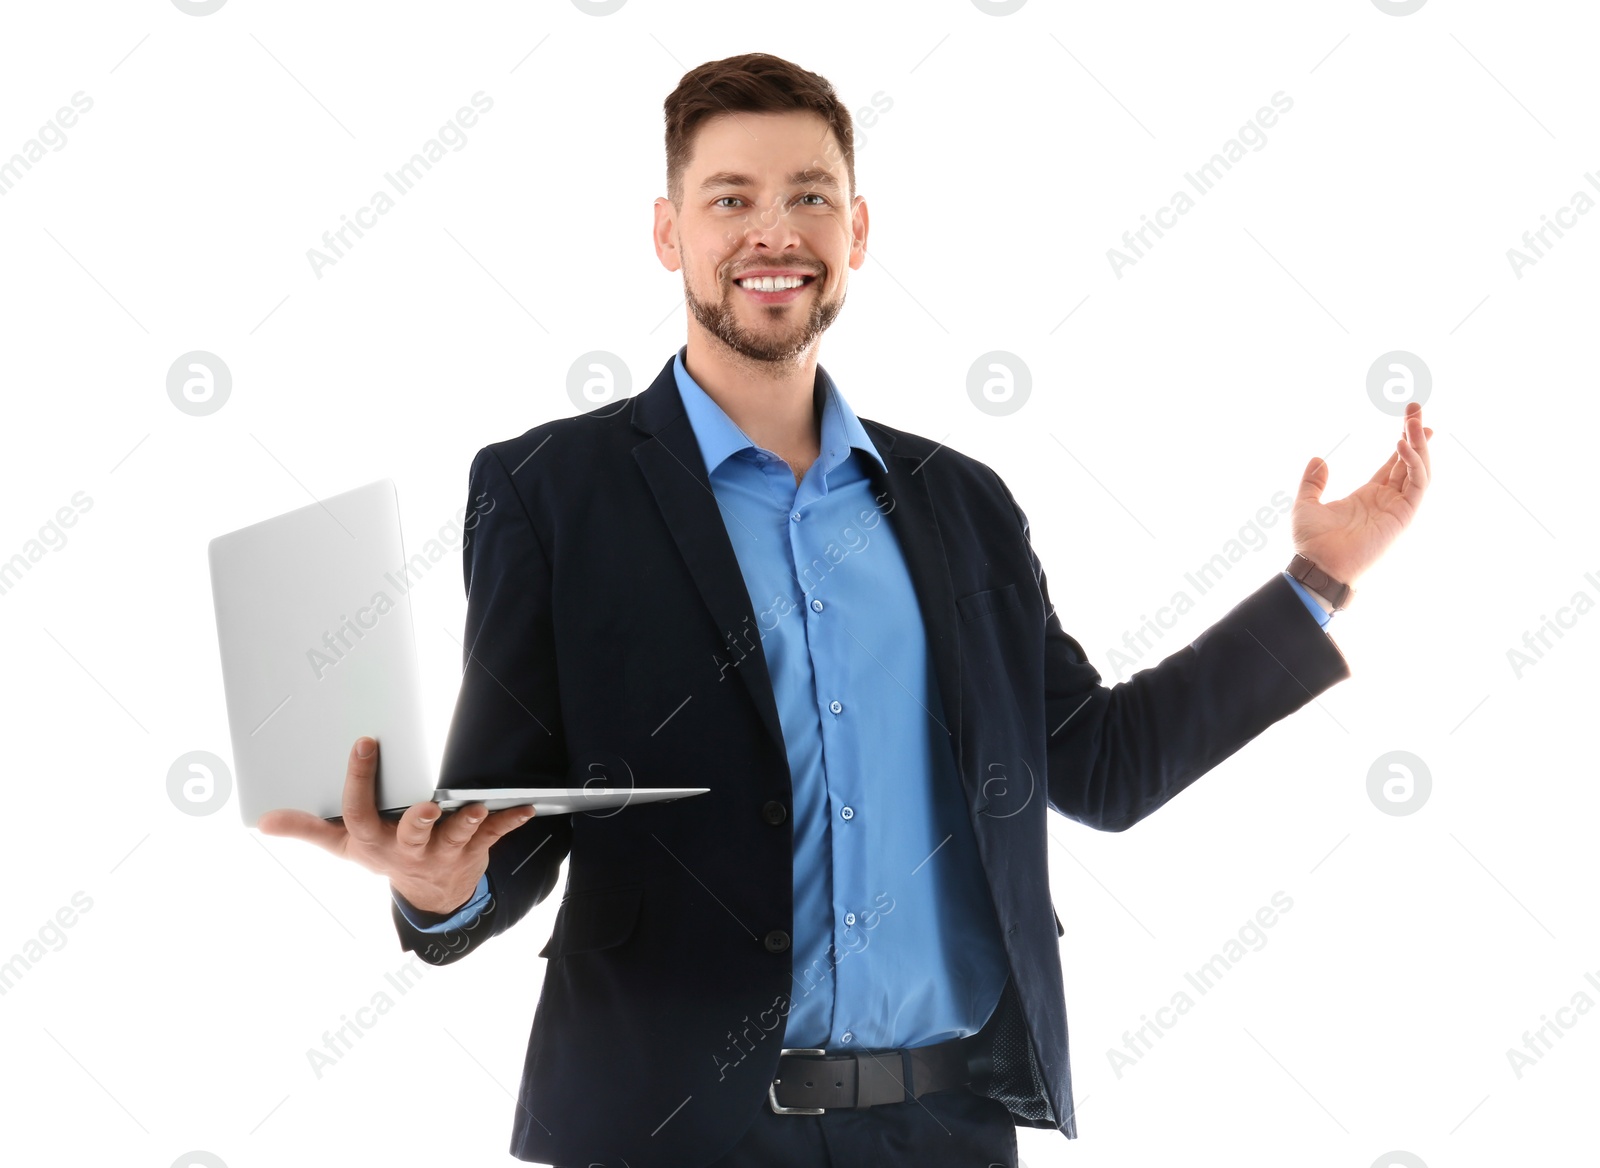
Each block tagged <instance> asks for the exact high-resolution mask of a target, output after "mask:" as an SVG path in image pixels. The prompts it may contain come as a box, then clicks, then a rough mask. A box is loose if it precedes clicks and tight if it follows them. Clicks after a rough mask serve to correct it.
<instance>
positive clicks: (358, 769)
mask: <svg viewBox="0 0 1600 1168" xmlns="http://www.w3.org/2000/svg"><path fill="white" fill-rule="evenodd" d="M363 746H367V747H368V748H369V750H370V753H369V754H367V755H366V756H365V757H363V756H362V754H361V748H362V747H363ZM377 772H378V749H377V743H376V742H374V741H373V740H372V739H371V738H367V737H362V738H358V739H356V743H355V746H354V747H352V748H351V751H350V765H349V768H348V769H347V770H346V771H345V777H344V802H343V806H342V809H341V810H342V818H343V823H342V824H339V823H330V822H328V820H326V819H324V818H322V817H321V816H320V815H313V814H311V812H309V811H296V810H293V809H291V808H280V809H278V810H275V811H268V812H266V813H264V814H263V815H262V816H261V819H260V820H259V821H258V822H257V824H256V827H257V828H258V829H259V830H260V831H262V832H263V833H264V834H266V835H281V836H288V837H290V838H292V839H301V840H305V841H306V842H308V843H313V844H316V845H318V846H319V847H322V848H325V849H327V850H328V851H330V852H332V853H333V854H334V855H336V856H339V857H342V858H343V859H346V860H353V861H354V862H355V863H357V864H360V865H361V866H362V867H363V868H366V869H367V870H368V871H370V872H378V873H381V874H382V875H385V876H387V877H388V878H389V883H390V884H391V885H392V886H393V887H394V890H395V891H396V892H398V893H399V894H400V895H401V896H403V897H405V898H406V902H407V903H408V904H412V905H415V906H416V907H417V908H419V909H422V910H423V911H424V912H439V913H444V912H450V911H452V910H454V909H457V908H460V907H461V906H462V905H463V904H465V903H466V902H467V901H468V900H469V899H470V898H471V897H472V893H473V890H474V889H475V888H477V886H478V878H479V877H480V876H482V875H483V874H484V872H485V871H487V870H488V867H489V845H491V844H492V843H494V842H495V840H497V839H499V838H500V837H501V836H503V835H505V834H506V833H507V832H509V831H512V830H513V829H515V828H518V827H521V826H522V825H523V824H524V823H526V822H528V820H529V819H531V818H532V817H533V816H534V814H535V812H534V809H533V808H532V807H526V806H524V807H511V808H507V809H506V810H504V811H495V812H492V813H491V812H489V811H488V810H487V808H486V807H485V806H484V804H483V803H481V802H478V803H469V804H467V805H466V806H465V807H462V808H461V809H460V810H459V811H457V812H455V813H453V814H451V815H449V816H447V817H445V818H444V819H443V821H442V822H441V819H440V812H439V805H438V804H437V803H435V802H433V801H431V800H425V801H423V802H420V803H413V804H412V805H411V806H410V807H408V808H407V809H406V811H405V814H404V815H402V816H401V817H400V818H399V819H398V820H389V819H385V818H383V817H381V816H380V815H379V814H378V804H377V799H376V796H375V795H374V780H375V777H376V775H377Z"/></svg>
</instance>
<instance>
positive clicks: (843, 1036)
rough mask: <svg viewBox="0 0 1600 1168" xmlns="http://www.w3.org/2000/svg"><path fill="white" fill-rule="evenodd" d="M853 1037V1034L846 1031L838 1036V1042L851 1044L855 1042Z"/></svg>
mask: <svg viewBox="0 0 1600 1168" xmlns="http://www.w3.org/2000/svg"><path fill="white" fill-rule="evenodd" d="M855 1037H856V1036H855V1035H854V1034H851V1033H850V1031H848V1030H846V1031H845V1032H844V1033H843V1034H841V1035H839V1041H840V1042H853V1041H854V1040H855Z"/></svg>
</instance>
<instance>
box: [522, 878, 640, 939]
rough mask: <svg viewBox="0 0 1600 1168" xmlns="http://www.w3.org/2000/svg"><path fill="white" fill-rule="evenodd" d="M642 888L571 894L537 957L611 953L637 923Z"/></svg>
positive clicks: (563, 904) (595, 890)
mask: <svg viewBox="0 0 1600 1168" xmlns="http://www.w3.org/2000/svg"><path fill="white" fill-rule="evenodd" d="M643 897H644V886H643V885H641V884H634V885H629V886H627V887H623V888H591V889H586V890H584V891H583V892H574V893H572V894H570V895H569V896H568V897H567V898H566V899H565V900H563V901H562V902H561V907H560V908H559V909H557V910H556V923H555V928H554V929H553V930H552V931H551V933H550V939H549V940H548V941H546V942H545V946H544V948H543V949H541V950H539V956H540V957H566V956H567V955H569V954H572V953H586V952H589V951H591V950H595V949H610V948H612V947H613V946H616V945H620V944H622V942H624V941H626V940H627V939H628V938H629V937H630V936H631V935H632V934H633V930H634V926H635V925H636V924H637V923H638V920H639V902H640V900H641V899H642V898H643Z"/></svg>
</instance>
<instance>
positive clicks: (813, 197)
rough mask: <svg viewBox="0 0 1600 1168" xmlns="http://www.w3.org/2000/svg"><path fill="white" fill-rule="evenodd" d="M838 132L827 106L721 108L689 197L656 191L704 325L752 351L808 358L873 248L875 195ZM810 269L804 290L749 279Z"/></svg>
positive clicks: (690, 171)
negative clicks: (851, 170)
mask: <svg viewBox="0 0 1600 1168" xmlns="http://www.w3.org/2000/svg"><path fill="white" fill-rule="evenodd" d="M848 182H849V178H848V175H847V172H846V170H845V166H844V160H843V158H842V157H841V154H840V149H839V145H838V141H837V139H835V138H834V136H833V133H832V131H831V130H830V129H829V128H828V124H827V122H826V121H824V120H823V119H822V117H821V116H820V115H818V114H813V113H809V112H799V111H796V112H792V113H781V114H752V113H738V114H721V115H718V116H717V117H714V118H709V119H707V120H706V121H705V122H702V123H701V125H700V127H699V129H698V130H697V132H696V134H695V138H694V150H693V156H692V157H691V158H690V160H689V164H688V166H687V167H686V168H685V170H684V174H683V207H682V208H681V210H680V209H676V208H674V207H673V205H672V203H671V202H669V201H668V200H666V199H657V200H656V228H655V242H656V252H657V254H658V255H659V256H660V257H661V262H662V263H663V264H665V265H666V267H667V269H668V270H669V271H676V270H677V269H678V268H679V267H680V266H681V267H682V269H683V287H684V295H685V297H686V298H687V300H688V303H689V310H690V311H691V312H693V313H694V317H695V319H696V320H697V321H699V323H700V325H701V327H702V328H704V329H705V330H706V331H707V332H709V333H710V334H711V335H712V336H714V337H716V338H717V339H719V340H720V341H722V342H723V343H724V344H725V345H727V346H728V348H730V349H732V350H733V351H734V352H735V353H737V354H739V355H741V356H743V357H745V358H747V359H749V360H752V361H761V362H771V363H779V362H790V361H794V360H796V359H801V358H803V357H804V356H805V354H806V353H808V352H809V351H810V350H811V348H812V346H814V345H815V344H816V341H817V338H818V337H820V336H821V335H822V333H823V331H824V330H825V329H826V328H827V327H828V326H829V325H831V324H832V323H833V322H834V319H835V318H836V317H837V316H838V315H839V310H840V309H841V308H843V307H844V297H845V286H846V284H847V282H848V273H849V271H850V269H851V268H859V267H860V266H861V264H862V262H863V261H864V260H865V258H866V237H867V207H866V200H865V199H863V198H862V197H861V196H860V195H856V196H854V197H853V198H851V196H850V192H849V191H848V190H847V189H846V187H847V184H848ZM755 272H762V273H786V274H790V275H799V276H803V277H807V279H806V280H805V283H804V284H803V285H801V286H800V287H799V288H795V289H792V290H776V289H775V290H774V291H770V292H769V291H764V290H761V289H759V288H756V289H752V288H748V287H745V286H743V285H741V284H740V283H739V282H738V279H739V278H740V277H742V276H745V275H747V274H749V273H755Z"/></svg>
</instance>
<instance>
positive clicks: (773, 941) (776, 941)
mask: <svg viewBox="0 0 1600 1168" xmlns="http://www.w3.org/2000/svg"><path fill="white" fill-rule="evenodd" d="M762 941H763V944H765V945H766V947H767V952H768V953H782V952H783V951H784V950H785V949H787V948H788V947H789V934H788V933H785V932H784V931H783V930H782V929H773V930H772V932H770V933H768V934H767V935H766V937H764V938H763V939H762Z"/></svg>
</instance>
